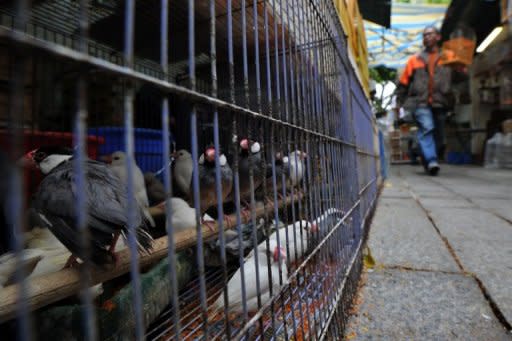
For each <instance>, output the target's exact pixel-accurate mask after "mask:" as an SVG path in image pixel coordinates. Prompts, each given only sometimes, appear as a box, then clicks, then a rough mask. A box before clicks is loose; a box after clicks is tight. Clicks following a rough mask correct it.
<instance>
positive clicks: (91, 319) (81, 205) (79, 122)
mask: <svg viewBox="0 0 512 341" xmlns="http://www.w3.org/2000/svg"><path fill="white" fill-rule="evenodd" d="M88 5H89V4H88V1H87V0H81V1H80V17H79V29H80V37H79V50H80V52H82V53H84V54H87V38H88V37H87V36H88V30H89V21H88V20H89V18H88V14H89V13H88ZM77 95H78V96H77V98H78V103H77V112H76V115H75V122H74V127H75V128H74V129H75V133H74V137H73V138H74V141H73V144H74V145H75V157H74V160H73V172H74V174H75V180H74V181H75V185H76V188H79V189H81V190H79V191H77V192H76V202H75V206H76V212H77V216H76V224H77V228H78V231H79V234H80V243H81V245H80V248H81V250H80V253H81V254H80V258H81V259H82V260H83V261H84V265H83V266H82V267H80V285H81V290H80V296H81V301H82V304H83V306H84V315H83V327H84V328H83V331H84V337H85V339H86V340H96V339H97V326H96V314H95V311H94V306H93V297H92V292H91V288H90V287H91V278H90V265H91V264H90V259H91V258H90V256H91V254H90V234H89V229H88V228H87V214H88V213H87V191H84V190H82V189H84V188H85V187H86V171H87V170H86V159H87V143H86V142H85V141H86V135H85V132H86V129H87V126H86V122H87V116H88V113H87V84H86V75H85V74H84V73H83V72H80V75H79V78H78V83H77Z"/></svg>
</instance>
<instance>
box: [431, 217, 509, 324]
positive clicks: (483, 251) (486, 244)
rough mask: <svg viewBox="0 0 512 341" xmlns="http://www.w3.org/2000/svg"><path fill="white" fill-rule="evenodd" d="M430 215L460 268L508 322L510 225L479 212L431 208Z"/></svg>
mask: <svg viewBox="0 0 512 341" xmlns="http://www.w3.org/2000/svg"><path fill="white" fill-rule="evenodd" d="M431 215H432V217H433V219H434V221H435V222H436V225H437V226H438V228H439V230H440V231H441V233H442V234H443V235H444V236H445V237H446V238H447V239H448V241H449V243H450V244H451V245H452V247H453V249H454V251H455V253H456V255H457V257H458V258H459V259H460V261H461V263H462V265H463V266H464V269H465V270H466V271H469V272H473V273H475V274H476V275H477V276H478V278H479V279H480V280H481V281H482V282H483V284H484V286H485V287H486V288H487V290H488V291H489V294H490V295H491V297H492V298H493V299H494V301H495V302H496V303H497V305H498V307H499V308H500V310H501V311H502V312H503V314H504V315H505V318H506V319H507V321H508V322H509V323H512V225H511V224H509V223H507V222H505V221H503V220H502V219H499V218H497V217H496V216H494V215H493V214H491V213H488V212H485V211H483V210H480V209H473V210H472V209H457V208H433V209H432V211H431Z"/></svg>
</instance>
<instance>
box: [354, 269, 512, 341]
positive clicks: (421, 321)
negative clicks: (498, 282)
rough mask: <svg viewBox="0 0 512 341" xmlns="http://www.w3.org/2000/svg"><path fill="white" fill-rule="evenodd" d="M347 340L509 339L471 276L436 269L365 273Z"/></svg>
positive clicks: (498, 340) (497, 340) (499, 340)
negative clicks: (366, 277)
mask: <svg viewBox="0 0 512 341" xmlns="http://www.w3.org/2000/svg"><path fill="white" fill-rule="evenodd" d="M361 294H362V300H363V302H362V304H361V306H359V309H358V313H357V315H354V316H352V317H351V319H350V321H349V326H348V328H347V331H346V334H345V335H347V337H348V338H349V339H350V340H493V341H501V340H510V339H511V335H510V334H508V335H507V332H506V330H505V329H504V328H503V327H502V326H501V325H500V324H499V322H498V321H497V320H496V318H495V316H494V315H493V313H492V311H491V309H490V308H489V305H488V303H487V302H486V301H485V299H484V297H483V295H482V293H481V292H480V290H479V289H478V287H477V286H476V283H475V281H474V279H473V278H471V277H468V276H464V275H459V274H444V273H437V272H422V271H401V270H389V269H388V270H380V271H374V272H372V273H369V274H368V279H367V283H366V285H365V286H364V288H363V289H362V292H361Z"/></svg>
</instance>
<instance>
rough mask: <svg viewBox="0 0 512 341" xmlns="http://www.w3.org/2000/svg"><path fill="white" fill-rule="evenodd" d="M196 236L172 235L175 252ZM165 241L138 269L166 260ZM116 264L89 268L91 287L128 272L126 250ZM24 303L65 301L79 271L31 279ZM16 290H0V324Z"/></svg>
mask: <svg viewBox="0 0 512 341" xmlns="http://www.w3.org/2000/svg"><path fill="white" fill-rule="evenodd" d="M303 197H304V194H303V193H302V192H296V193H295V196H294V201H297V200H301V199H302V198H303ZM290 204H292V198H291V196H287V197H286V198H285V199H283V200H279V201H278V206H279V207H283V206H285V205H290ZM266 209H267V210H268V211H269V212H272V210H273V209H274V204H273V202H269V201H267V204H266ZM264 214H265V211H264V207H263V205H259V206H257V207H256V209H255V216H256V218H259V217H262V216H263V215H264ZM249 220H250V216H248V215H243V216H242V223H247V222H248V221H249ZM234 227H236V215H235V214H231V215H226V216H225V217H224V229H225V230H228V229H232V228H234ZM218 228H219V225H218V223H217V222H212V223H211V224H210V225H209V226H206V225H203V226H202V234H203V239H204V241H209V240H212V239H215V238H217V237H218V234H219V229H218ZM196 240H197V233H196V230H195V229H190V230H186V231H181V232H178V233H176V234H175V235H174V242H175V247H176V250H177V251H180V250H184V249H187V248H189V247H191V246H194V245H196ZM167 248H168V238H167V236H164V237H161V238H158V239H156V240H154V241H153V250H152V252H151V253H150V254H144V255H140V265H141V267H145V266H148V265H151V264H154V263H156V262H157V261H159V260H160V259H162V258H164V257H166V256H167ZM117 256H118V261H117V264H116V266H115V267H114V268H112V269H100V268H96V267H91V271H90V274H91V285H95V284H98V283H103V282H106V281H108V280H111V279H113V278H116V277H119V276H121V275H124V274H125V273H128V272H129V271H130V250H128V249H124V250H122V251H120V252H118V253H117ZM27 284H28V295H27V296H28V297H27V301H28V302H27V303H28V306H29V309H30V310H31V311H33V310H36V309H39V308H42V307H44V306H46V305H48V304H51V303H54V302H57V301H59V300H62V299H64V298H66V297H69V296H72V295H74V294H76V293H78V292H79V291H80V271H79V269H78V268H66V269H62V270H60V271H57V272H54V273H51V274H48V275H42V276H39V277H35V278H33V279H31V280H30V281H29V282H28V283H27ZM18 296H19V287H18V285H17V284H13V285H10V286H7V287H5V288H3V289H1V290H0V323H2V322H5V321H7V320H10V319H12V318H14V317H15V316H16V309H17V307H18V304H19V301H18Z"/></svg>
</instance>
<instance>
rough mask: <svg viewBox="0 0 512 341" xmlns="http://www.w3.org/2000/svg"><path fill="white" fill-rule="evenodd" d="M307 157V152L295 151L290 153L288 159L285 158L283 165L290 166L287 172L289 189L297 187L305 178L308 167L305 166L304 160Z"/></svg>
mask: <svg viewBox="0 0 512 341" xmlns="http://www.w3.org/2000/svg"><path fill="white" fill-rule="evenodd" d="M306 157H307V154H306V153H305V152H301V151H300V150H295V151H293V152H291V153H290V155H288V156H287V157H286V156H285V157H284V158H283V163H284V164H285V165H286V164H287V165H288V171H287V176H288V177H287V187H288V186H290V187H294V186H297V185H298V184H299V183H300V182H301V180H302V178H303V177H304V173H305V171H306V166H305V164H304V159H305V158H306Z"/></svg>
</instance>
